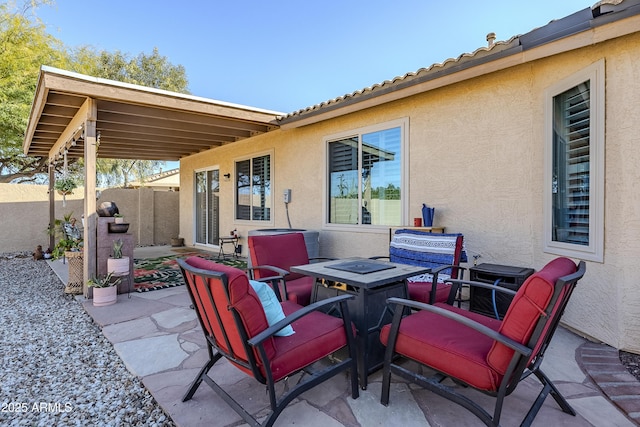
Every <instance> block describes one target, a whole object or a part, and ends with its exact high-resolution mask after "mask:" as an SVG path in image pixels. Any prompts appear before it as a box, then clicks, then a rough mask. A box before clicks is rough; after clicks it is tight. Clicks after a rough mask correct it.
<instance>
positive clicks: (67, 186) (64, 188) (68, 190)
mask: <svg viewBox="0 0 640 427" xmlns="http://www.w3.org/2000/svg"><path fill="white" fill-rule="evenodd" d="M77 187H78V183H77V182H76V180H75V179H73V178H71V177H69V176H63V177H61V178H59V179H57V180H56V182H55V184H54V185H53V188H54V189H55V190H56V191H57V192H58V194H60V195H62V196H66V195H68V194H72V193H73V190H75V189H76V188H77Z"/></svg>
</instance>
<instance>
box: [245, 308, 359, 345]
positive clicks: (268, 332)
mask: <svg viewBox="0 0 640 427" xmlns="http://www.w3.org/2000/svg"><path fill="white" fill-rule="evenodd" d="M353 298H355V296H354V295H338V296H336V297H333V298H327V299H324V300H322V301H318V302H315V303H313V304H311V305H308V306H306V307H304V308H301V309H300V310H298V311H296V312H294V313H291V314H290V315H288V316H287V317H285V318H284V319H282V320H281V321H279V322H278V323H276V324H274V325H272V326H269V327H268V328H267V329H265V330H264V331H262V332H260V333H259V334H258V335H256V336H255V337H253V338H251V339H250V340H249V341H248V343H249V345H251V346H253V347H256V346H258V345H260V344H262V342H263V341H264V340H266V339H267V338H270V337H272V336H273V335H274V334H275V333H276V332H278V331H279V330H281V329H282V328H284V327H285V326H287V325H290V324H292V323H293V322H295V321H296V320H298V319H300V318H301V317H303V316H306V315H308V314H309V313H312V312H314V311H318V310H320V309H321V308H324V307H326V306H330V305H333V304H336V303H339V304H341V306H342V311H343V313H346V314H345V315H344V316H343V321H345V322H346V321H347V320H349V321H350V319H351V318H350V316H349V307H348V306H347V300H350V299H353Z"/></svg>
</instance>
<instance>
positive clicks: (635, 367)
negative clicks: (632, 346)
mask: <svg viewBox="0 0 640 427" xmlns="http://www.w3.org/2000/svg"><path fill="white" fill-rule="evenodd" d="M620 361H621V362H622V364H623V365H624V366H625V368H627V370H628V371H629V372H630V373H631V375H633V376H634V377H636V378H637V379H638V381H640V354H634V353H629V352H626V351H621V352H620Z"/></svg>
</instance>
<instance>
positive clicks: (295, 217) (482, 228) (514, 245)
mask: <svg viewBox="0 0 640 427" xmlns="http://www.w3.org/2000/svg"><path fill="white" fill-rule="evenodd" d="M638 57H640V35H639V34H634V35H630V36H625V37H621V38H618V39H614V40H612V41H608V42H605V43H601V44H596V45H593V46H590V47H587V48H582V49H579V50H576V51H571V52H567V53H563V54H560V55H556V56H553V57H549V58H547V59H542V60H537V61H535V62H531V63H527V64H523V65H519V66H515V67H512V68H510V69H508V70H505V71H499V72H494V73H491V74H488V75H486V76H483V77H477V78H474V79H472V80H468V81H466V82H463V83H459V84H455V85H450V86H446V87H443V88H440V89H436V90H432V91H430V92H427V93H422V94H419V95H415V96H412V97H411V98H407V99H403V100H399V101H395V102H393V103H388V104H386V105H384V106H380V107H375V108H370V109H368V110H364V111H361V112H358V113H352V114H349V115H346V116H342V117H338V118H334V119H331V120H328V121H325V122H320V123H317V124H313V125H308V126H305V127H302V128H297V129H290V130H277V131H273V132H269V133H267V134H264V135H260V136H257V137H254V138H250V139H248V140H244V141H240V142H237V143H234V144H231V145H228V146H225V147H221V148H218V149H214V150H211V151H208V152H205V153H201V154H198V155H195V156H191V157H188V158H185V159H183V160H182V161H181V176H182V182H181V192H180V195H181V196H180V209H181V223H180V233H181V235H183V236H184V237H188V239H187V241H188V242H193V194H194V193H193V173H194V171H195V170H197V169H199V168H205V167H210V166H214V165H217V166H219V167H220V174H221V175H222V174H224V173H232V174H233V162H234V159H237V158H238V157H241V156H247V155H254V154H257V153H260V152H265V151H268V150H273V151H272V153H273V158H272V161H273V163H272V164H273V191H274V194H275V206H274V209H273V221H272V222H271V223H270V224H256V223H237V222H234V221H233V182H232V181H228V182H226V181H223V182H221V189H220V198H221V206H222V208H221V210H222V211H221V219H222V222H221V230H227V229H233V228H237V229H238V231H239V232H240V233H241V235H242V236H246V235H247V232H248V230H250V229H254V228H267V227H287V226H288V224H287V220H286V212H285V209H284V204H283V203H282V197H281V194H282V191H283V190H284V189H285V188H291V189H292V203H290V204H289V215H290V217H291V225H292V227H294V228H305V229H316V230H320V231H321V244H320V252H321V255H324V256H333V257H345V256H372V255H382V254H385V253H386V252H387V248H388V229H386V230H383V229H364V228H363V229H359V230H354V231H333V230H330V229H327V228H326V227H324V228H323V218H322V212H323V200H324V197H325V195H324V190H323V183H324V180H325V174H326V165H325V161H324V158H325V147H324V146H323V137H325V136H327V135H331V134H334V133H337V132H343V131H347V130H350V129H357V128H360V127H364V126H370V125H373V124H377V123H383V122H386V121H390V120H396V119H400V118H405V117H408V118H409V135H410V137H409V145H410V148H409V153H408V154H409V163H408V167H409V169H410V170H409V173H410V188H409V192H408V195H409V206H410V212H408V218H413V217H419V216H421V215H420V208H421V206H422V203H427V204H428V205H430V206H434V207H435V208H436V217H435V225H440V226H445V227H446V230H447V231H450V232H461V233H463V234H464V236H465V242H466V247H467V250H468V252H469V254H470V258H471V256H473V255H479V256H480V258H479V259H478V262H488V263H498V264H508V265H518V266H530V267H533V268H535V269H540V268H541V267H542V266H544V264H546V263H547V262H548V261H550V260H551V259H553V258H555V257H556V255H554V254H549V253H545V252H543V235H542V233H543V232H542V230H543V219H544V218H543V214H544V212H543V190H544V188H543V186H544V184H543V180H544V170H543V168H544V166H543V165H544V146H545V135H544V102H545V98H544V91H545V88H547V87H549V86H551V85H553V84H555V83H556V82H558V81H559V80H561V79H563V78H565V77H568V76H570V75H572V74H574V73H576V72H578V71H580V70H582V69H584V68H586V67H588V66H590V65H591V64H593V63H595V62H597V61H599V60H601V59H604V60H605V69H606V129H605V132H606V137H605V139H606V148H605V152H606V156H605V162H606V165H605V170H606V175H605V181H606V184H605V242H604V243H605V259H604V263H597V262H588V263H587V274H586V276H585V278H584V279H583V280H582V281H581V282H580V283H579V285H578V288H577V289H576V292H575V294H574V296H573V298H572V301H571V302H570V305H569V307H568V308H567V311H566V313H565V315H564V318H563V321H564V322H565V323H566V324H567V325H568V326H569V327H571V328H573V329H575V330H577V331H579V332H581V333H583V334H584V335H586V336H589V337H591V338H594V339H597V340H601V341H603V342H606V343H607V344H610V345H612V346H614V347H616V348H620V349H625V350H630V351H635V352H640V292H637V289H636V288H637V282H638V280H640V279H638V278H639V277H640V263H638V262H637V260H636V258H637V254H638V253H640V203H639V202H640V195H639V192H638V191H637V189H636V188H634V187H636V186H637V182H639V181H640V168H638V165H639V164H640V141H639V139H640V109H638V108H637V107H638V106H639V105H640V86H638V85H637V84H636V82H638V81H640V62H639V61H637V58H638ZM407 225H409V224H407ZM244 252H245V254H246V245H245V249H244ZM471 259H473V258H471Z"/></svg>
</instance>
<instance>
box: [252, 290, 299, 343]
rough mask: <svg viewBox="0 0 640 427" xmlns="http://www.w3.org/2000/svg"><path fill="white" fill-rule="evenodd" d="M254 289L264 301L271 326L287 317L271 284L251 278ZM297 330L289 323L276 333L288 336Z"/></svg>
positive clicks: (265, 311) (263, 305) (263, 304)
mask: <svg viewBox="0 0 640 427" xmlns="http://www.w3.org/2000/svg"><path fill="white" fill-rule="evenodd" d="M249 283H251V286H252V287H253V290H254V291H255V292H256V294H258V298H260V302H261V303H262V308H264V314H265V315H266V316H267V323H269V326H272V325H275V324H276V323H278V322H279V321H281V320H282V319H284V318H285V315H284V311H282V306H281V305H280V301H278V297H276V293H275V292H273V289H271V286H269V285H268V284H267V283H265V282H259V281H257V280H249ZM294 333H295V331H294V330H293V328H292V327H291V325H287V326H286V327H284V328H282V329H281V330H279V331H278V332H276V333H275V335H277V336H280V337H287V336H289V335H293V334H294Z"/></svg>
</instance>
